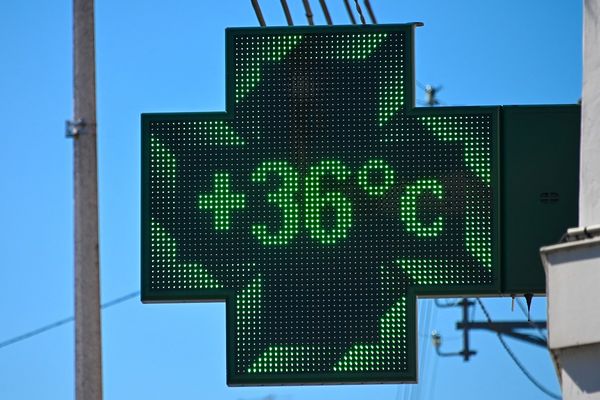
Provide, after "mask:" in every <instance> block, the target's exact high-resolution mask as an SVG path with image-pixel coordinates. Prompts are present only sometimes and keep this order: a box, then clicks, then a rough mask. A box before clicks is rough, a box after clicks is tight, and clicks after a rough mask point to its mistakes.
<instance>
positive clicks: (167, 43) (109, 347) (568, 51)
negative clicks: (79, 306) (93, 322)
mask: <svg viewBox="0 0 600 400" xmlns="http://www.w3.org/2000/svg"><path fill="white" fill-rule="evenodd" d="M288 1H289V3H290V7H291V8H292V13H293V15H294V17H295V20H296V23H297V24H305V19H304V18H303V11H302V9H301V1H300V0H288ZM97 3H98V4H97V6H96V39H97V62H98V65H97V84H98V129H99V142H98V146H99V175H100V177H99V178H100V223H101V229H100V234H101V237H100V242H101V262H102V267H101V268H102V272H101V284H102V288H101V290H102V299H103V301H107V300H111V299H113V298H115V297H119V296H121V295H124V294H127V293H130V292H131V291H134V290H137V289H139V280H140V279H139V265H140V259H139V253H140V251H139V247H140V237H139V231H140V228H139V227H140V210H139V204H140V201H139V198H140V190H139V187H140V129H139V126H140V113H142V112H166V111H219V110H224V99H225V69H224V61H225V56H224V54H225V48H224V45H225V43H224V38H225V35H224V29H225V28H226V27H230V26H257V21H256V18H255V15H254V12H253V10H252V7H251V5H250V1H246V0H243V1H242V0H239V1H238V0H236V1H233V0H230V1H210V2H209V1H197V0H196V1H184V0H181V1H176V2H166V1H155V0H127V1H117V0H103V1H98V2H97ZM328 3H329V7H330V11H331V14H332V17H333V19H334V22H335V23H336V24H346V23H348V19H347V15H346V12H345V10H344V8H343V2H342V0H328ZM372 4H373V7H374V9H375V13H376V15H377V17H378V19H379V22H380V23H402V22H412V21H422V22H424V23H425V26H424V27H423V28H419V29H418V30H417V36H416V57H417V60H416V67H417V69H416V73H417V79H418V80H419V81H421V82H423V83H431V84H434V85H443V90H442V91H441V92H440V99H441V100H442V101H443V102H444V103H446V104H447V105H491V104H551V103H574V102H577V100H578V99H579V96H580V90H581V89H580V88H581V16H582V10H581V1H547V0H531V1H520V0H504V1H501V2H491V1H481V0H455V1H432V0H412V1H403V0H393V1H392V0H372ZM261 5H262V7H263V11H264V14H265V18H266V20H267V23H268V24H269V25H283V24H284V23H285V20H284V16H283V13H282V11H281V8H280V3H279V1H276V0H262V1H261ZM312 7H313V11H314V13H315V15H316V21H317V23H324V20H323V18H322V13H321V12H320V9H319V6H318V1H316V0H313V1H312ZM71 26H72V17H71V4H70V2H69V1H62V2H56V1H52V2H50V1H33V0H31V1H28V0H3V1H2V2H0V194H1V195H0V226H1V229H0V254H2V257H1V258H0V341H3V340H5V339H8V338H10V337H13V336H15V335H19V334H21V333H24V332H26V331H28V330H31V329H34V328H37V327H39V326H40V325H44V324H47V323H50V322H53V321H55V320H57V319H61V318H64V317H67V316H70V315H72V311H73V250H72V237H73V228H72V226H73V217H72V215H73V211H72V208H73V190H72V174H73V169H72V164H73V159H72V142H71V141H70V140H69V139H66V138H65V137H64V121H65V120H66V119H70V118H71V116H72V50H71V43H72V35H71ZM421 98H422V93H421ZM485 301H486V304H488V306H489V308H490V310H491V313H492V316H493V317H494V318H495V319H519V318H520V319H522V318H523V315H522V314H521V313H520V312H519V311H518V310H515V312H514V313H511V311H510V299H497V300H485ZM420 306H421V308H420V309H421V311H423V310H425V309H426V308H430V309H431V313H429V316H430V317H429V320H428V321H425V320H424V318H423V321H422V322H423V324H422V326H421V331H420V340H422V342H423V344H424V345H423V346H422V357H421V358H420V363H421V382H422V383H421V384H420V385H418V386H415V385H404V386H398V385H365V386H328V387H318V386H311V387H282V388H228V387H227V386H226V384H225V320H224V310H225V308H224V304H221V303H213V304H187V305H176V304H170V305H142V304H141V303H140V302H139V301H137V300H130V301H128V302H126V303H123V304H120V305H117V306H115V307H112V308H109V309H107V310H105V311H104V312H103V345H104V349H103V355H104V389H105V398H106V399H137V398H144V399H165V398H169V399H179V398H186V399H201V398H202V399H204V398H206V399H247V400H250V399H259V398H263V397H265V396H267V395H269V394H272V395H274V396H276V399H294V400H297V399H312V400H319V399H334V400H335V399H340V400H341V399H344V400H350V399H357V400H358V399H409V398H410V399H416V398H421V399H430V398H461V399H480V398H482V397H485V398H486V399H490V400H491V399H505V398H527V399H537V398H540V399H543V398H546V397H545V395H544V394H543V393H541V392H540V391H538V390H537V389H536V388H535V387H534V386H533V385H531V384H530V383H529V382H528V381H527V380H526V378H525V377H524V376H523V375H522V373H521V372H520V371H519V370H518V369H517V368H516V366H515V365H514V364H513V362H512V361H511V360H510V358H509V357H508V355H507V354H506V353H505V352H504V350H503V349H502V347H501V346H500V344H499V342H498V340H497V338H496V337H495V336H494V335H493V334H491V333H486V332H480V333H474V334H473V335H472V345H473V347H474V348H475V349H476V350H477V351H478V354H477V355H476V356H475V357H474V358H473V359H472V361H470V362H468V363H464V362H463V361H462V360H460V359H458V358H456V357H454V358H437V357H436V356H435V354H434V352H433V349H432V348H431V346H430V345H429V342H427V341H428V334H429V332H430V331H431V330H432V329H437V330H438V331H440V332H441V333H442V334H443V336H444V338H445V342H444V345H443V348H444V349H445V350H447V351H453V350H459V349H460V346H461V342H460V340H459V339H458V335H459V332H458V331H456V330H455V329H454V323H455V322H456V321H457V320H458V319H459V317H460V315H459V310H458V309H436V308H435V307H432V306H431V302H429V301H422V302H421V303H420ZM421 315H425V313H423V312H422V313H421ZM533 316H534V317H536V318H542V319H544V318H545V301H544V300H543V299H534V308H533ZM476 318H478V319H481V318H483V316H482V313H481V312H480V311H479V310H478V311H477V314H476ZM509 343H510V344H511V346H513V348H514V350H515V352H516V354H517V355H518V356H519V357H520V358H521V359H522V361H523V362H524V364H525V365H526V366H527V367H528V368H529V369H530V371H531V372H532V373H533V374H534V375H535V376H536V377H537V378H538V380H539V381H541V382H543V383H544V384H545V385H547V386H548V387H549V388H551V389H552V390H553V391H555V392H558V384H557V380H556V376H555V373H554V368H553V366H552V363H551V361H550V358H549V356H548V353H547V351H545V350H543V349H538V348H534V347H532V346H529V345H523V344H520V343H516V342H513V341H511V340H510V339H509ZM73 360H74V346H73V325H72V324H67V325H64V326H62V327H60V328H57V329H54V330H52V331H49V332H47V333H44V334H42V335H39V336H36V337H34V338H32V339H29V340H26V341H23V342H20V343H18V344H15V345H12V346H9V347H6V348H3V349H0V399H70V398H73V397H74V389H73V388H74V365H73Z"/></svg>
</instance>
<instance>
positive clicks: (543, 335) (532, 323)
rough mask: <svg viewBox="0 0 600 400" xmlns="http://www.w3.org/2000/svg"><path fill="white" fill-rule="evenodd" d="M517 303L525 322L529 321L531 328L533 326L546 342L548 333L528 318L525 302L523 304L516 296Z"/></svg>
mask: <svg viewBox="0 0 600 400" xmlns="http://www.w3.org/2000/svg"><path fill="white" fill-rule="evenodd" d="M517 305H518V306H519V308H520V309H521V312H522V313H523V315H524V316H525V317H526V318H527V322H528V323H529V325H531V327H532V328H534V329H535V330H537V331H538V334H539V336H540V337H541V338H542V339H544V340H545V341H546V342H547V341H548V335H546V333H545V332H544V330H543V329H542V328H540V326H539V325H538V324H536V323H535V322H533V321H532V320H531V319H530V318H529V313H528V312H527V309H526V306H525V304H523V302H522V301H521V299H519V298H517Z"/></svg>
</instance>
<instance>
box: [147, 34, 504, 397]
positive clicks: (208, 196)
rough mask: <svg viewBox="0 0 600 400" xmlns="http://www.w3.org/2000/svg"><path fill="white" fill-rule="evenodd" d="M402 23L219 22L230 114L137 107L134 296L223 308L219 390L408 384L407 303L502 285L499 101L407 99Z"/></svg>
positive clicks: (411, 329) (409, 66)
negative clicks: (462, 103)
mask: <svg viewBox="0 0 600 400" xmlns="http://www.w3.org/2000/svg"><path fill="white" fill-rule="evenodd" d="M413 29H414V27H413V25H381V26H352V27H319V28H315V27H301V28H258V29H256V28H252V29H228V30H227V32H226V39H227V42H226V45H227V47H226V49H227V92H226V94H227V111H226V112H221V113H174V114H144V115H143V116H142V141H143V157H142V159H143V161H142V162H143V185H142V187H143V198H142V208H143V211H142V212H143V216H142V226H143V229H142V230H143V237H142V300H143V301H145V302H189V301H210V300H224V301H226V304H227V306H226V310H227V379H228V383H229V384H231V385H261V384H303V383H354V382H409V381H415V380H416V378H417V361H416V359H417V354H416V351H417V339H416V296H434V295H457V294H460V295H467V294H485V293H497V292H498V290H499V264H498V238H497V225H498V222H497V218H498V210H497V204H498V199H497V190H495V189H494V188H496V187H497V186H496V183H497V180H498V170H497V160H496V158H497V151H498V150H497V148H498V145H497V143H496V140H497V137H498V135H497V130H498V115H499V108H497V107H456V108H441V107H440V108H435V109H433V108H414V103H415V98H414V71H413V62H414V61H413V59H412V54H413V33H414V32H413ZM201 79H211V78H210V77H204V78H201ZM205 328H206V329H211V328H210V326H205ZM201 345H202V344H201ZM204 345H208V344H206V343H205V344H204Z"/></svg>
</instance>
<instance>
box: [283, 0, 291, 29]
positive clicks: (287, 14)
mask: <svg viewBox="0 0 600 400" xmlns="http://www.w3.org/2000/svg"><path fill="white" fill-rule="evenodd" d="M281 7H282V8H283V13H284V14H285V20H286V21H287V24H288V25H289V26H294V20H293V19H292V14H291V13H290V8H289V7H288V4H287V0H281Z"/></svg>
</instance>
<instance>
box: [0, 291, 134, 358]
mask: <svg viewBox="0 0 600 400" xmlns="http://www.w3.org/2000/svg"><path fill="white" fill-rule="evenodd" d="M139 294H140V292H139V290H136V291H135V292H131V293H129V294H126V295H125V296H121V297H118V298H116V299H114V300H111V301H108V302H106V303H104V304H102V305H101V306H100V308H101V309H105V308H108V307H112V306H115V305H117V304H120V303H123V302H124V301H127V300H130V299H132V298H134V297H136V296H139ZM73 321H75V317H74V316H70V317H68V318H63V319H60V320H58V321H55V322H52V323H50V324H48V325H44V326H42V327H40V328H37V329H34V330H31V331H29V332H26V333H24V334H22V335H18V336H15V337H12V338H10V339H7V340H4V341H2V342H0V349H1V348H3V347H7V346H10V345H12V344H15V343H18V342H21V341H23V340H25V339H29V338H32V337H34V336H37V335H39V334H41V333H44V332H47V331H49V330H51V329H54V328H58V327H59V326H62V325H65V324H68V323H69V322H73Z"/></svg>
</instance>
